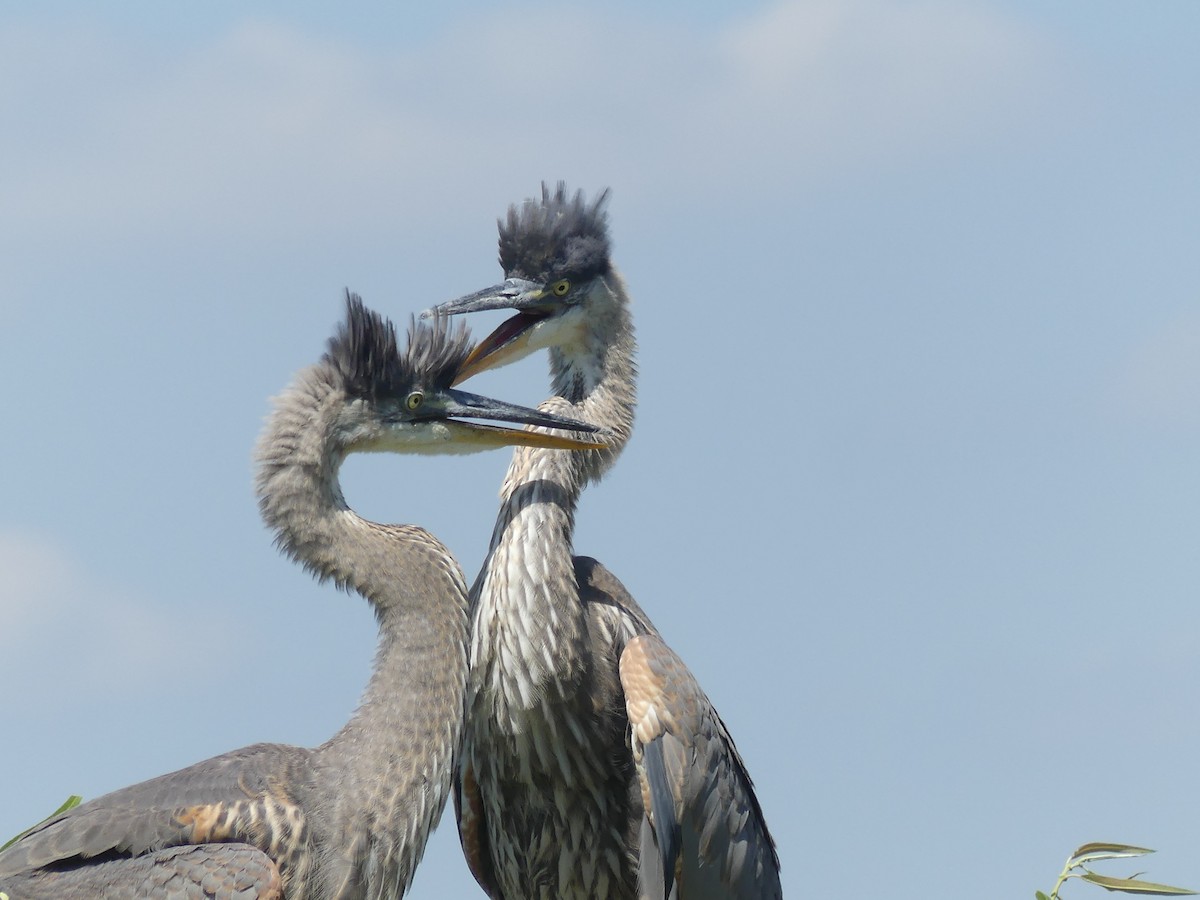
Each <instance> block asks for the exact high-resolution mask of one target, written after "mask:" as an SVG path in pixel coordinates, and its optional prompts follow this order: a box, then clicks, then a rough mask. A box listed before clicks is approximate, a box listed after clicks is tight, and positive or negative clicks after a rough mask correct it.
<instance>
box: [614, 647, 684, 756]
mask: <svg viewBox="0 0 1200 900" xmlns="http://www.w3.org/2000/svg"><path fill="white" fill-rule="evenodd" d="M662 647H663V644H662V642H661V641H660V640H659V639H658V638H656V637H653V636H652V635H646V634H643V635H639V636H638V637H635V638H634V639H633V640H631V641H630V642H629V643H628V644H626V645H625V650H624V652H623V653H622V654H621V662H620V672H621V687H622V688H624V690H625V712H626V714H627V715H628V716H629V727H630V728H631V729H632V731H633V737H634V740H636V741H637V742H638V743H640V744H647V743H649V742H650V741H652V740H654V739H655V738H657V737H659V736H660V735H662V733H663V732H664V731H669V730H670V729H671V727H672V725H673V724H674V722H673V720H672V717H671V711H670V706H669V700H670V698H669V697H668V692H669V689H670V681H671V679H670V671H669V669H668V668H667V667H666V666H664V663H669V662H670V660H669V659H663V657H662V654H661V652H660V651H661V649H662Z"/></svg>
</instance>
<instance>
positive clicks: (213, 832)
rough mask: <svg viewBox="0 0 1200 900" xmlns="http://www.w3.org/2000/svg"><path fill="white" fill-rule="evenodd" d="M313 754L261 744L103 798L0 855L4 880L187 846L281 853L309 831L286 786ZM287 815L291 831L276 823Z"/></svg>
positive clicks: (55, 820)
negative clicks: (237, 844) (240, 845)
mask: <svg viewBox="0 0 1200 900" xmlns="http://www.w3.org/2000/svg"><path fill="white" fill-rule="evenodd" d="M307 752H308V751H305V750H301V749H299V748H296V747H286V746H282V745H277V744H256V745H254V746H251V747H246V748H244V749H242V750H235V751H233V752H231V753H226V754H223V755H222V756H217V757H213V758H212V759H208V760H205V761H204V762H201V763H197V764H196V765H193V766H189V767H188V768H186V769H180V770H179V771H177V772H172V773H170V774H168V775H162V776H159V777H158V778H152V779H150V780H149V781H143V782H141V783H140V784H135V785H131V786H130V787H126V788H122V789H120V790H117V791H114V792H112V793H111V794H105V795H104V796H102V797H97V798H96V799H95V800H91V801H89V802H87V803H83V804H81V805H79V806H77V807H75V808H74V809H71V810H68V811H66V812H64V813H62V814H60V815H58V816H54V817H52V818H50V819H47V820H46V821H45V822H42V823H40V824H38V825H37V826H35V827H34V828H32V829H31V830H30V831H29V832H27V833H26V834H25V835H23V836H22V837H21V838H20V840H18V841H17V842H16V843H15V844H13V845H12V846H10V847H9V848H8V849H7V850H5V851H4V852H3V853H0V878H3V877H6V876H11V875H16V874H18V873H22V872H30V871H31V870H34V869H38V868H41V867H44V866H47V865H50V864H63V863H69V862H70V861H72V860H77V859H78V860H87V859H91V858H95V857H104V858H110V857H113V856H139V855H141V854H145V853H148V852H151V851H157V850H161V849H162V848H164V847H173V846H179V845H185V844H206V843H213V842H221V841H242V842H245V843H248V844H252V845H254V846H258V847H260V849H262V850H268V849H269V848H272V849H277V850H280V851H281V852H282V850H283V848H282V847H281V846H280V839H281V837H283V835H282V834H281V833H279V832H280V831H282V830H287V831H289V834H291V835H292V836H294V834H295V832H296V831H297V830H302V828H303V816H302V815H301V814H300V813H299V811H298V809H296V808H295V804H294V803H293V802H292V801H291V800H290V798H289V797H288V796H287V794H286V792H285V791H284V790H283V787H282V786H283V785H285V784H288V783H291V781H290V780H291V779H292V778H294V777H295V772H296V767H297V765H298V764H300V763H302V762H303V760H304V758H305V755H306V754H307ZM284 820H286V821H287V823H288V828H287V829H279V828H277V826H278V824H279V823H280V822H281V821H284ZM273 855H274V854H273ZM276 858H277V859H278V857H276Z"/></svg>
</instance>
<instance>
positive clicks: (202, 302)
mask: <svg viewBox="0 0 1200 900" xmlns="http://www.w3.org/2000/svg"><path fill="white" fill-rule="evenodd" d="M414 16H415V17H416V18H414ZM1197 33H1200V7H1198V6H1196V4H1194V3H1192V2H1190V0H1189V2H1175V3H1171V2H1159V3H1154V4H1125V3H1105V2H1100V3H1097V2H1088V3H1081V2H1069V3H1063V4H1057V5H1055V6H1053V7H1052V8H1049V7H1045V6H1044V5H1043V4H1033V3H1009V4H1000V3H983V2H968V3H954V2H948V0H946V2H942V0H927V2H912V3H898V2H889V0H845V2H837V3H835V2H833V0H790V2H788V0H785V2H780V3H767V4H739V5H737V6H733V5H717V4H710V5H707V6H702V7H698V6H695V5H691V4H688V5H684V4H671V5H664V6H660V7H659V8H658V10H657V11H655V12H647V11H645V10H643V9H641V8H640V6H638V5H636V4H632V3H625V4H615V5H614V4H605V5H603V6H601V5H588V4H571V5H557V6H550V5H508V6H505V7H502V8H501V7H495V6H493V5H488V4H458V5H441V6H439V7H438V12H436V13H435V12H431V11H430V10H428V9H427V10H424V11H423V12H420V13H413V12H410V11H409V10H400V9H399V8H398V7H395V6H394V5H390V6H389V5H384V4H371V3H368V4H360V5H358V6H356V7H354V9H353V10H350V11H348V12H347V11H338V12H337V13H331V12H330V11H329V10H328V9H327V8H325V7H324V6H318V5H317V4H308V5H305V4H286V5H285V4H277V5H270V4H260V5H257V6H256V7H255V9H254V11H252V12H250V11H247V10H246V8H245V7H244V5H242V4H233V3H225V4H221V3H217V4H204V5H203V6H199V5H192V6H190V7H188V8H186V9H182V10H175V9H172V10H170V11H166V10H165V9H164V8H163V7H161V6H160V5H158V4H149V3H129V4H123V5H122V7H121V9H120V11H117V10H116V9H114V10H112V11H102V12H98V11H96V9H95V8H94V7H93V6H92V5H85V4H76V3H57V4H54V3H51V4H40V5H38V7H37V8H36V9H31V10H29V11H25V12H21V13H18V12H14V11H12V10H6V11H4V12H3V13H0V120H2V121H4V122H5V123H6V124H5V138H4V140H3V141H0V173H2V174H0V197H2V198H3V199H2V202H0V246H2V247H3V248H4V249H3V251H2V252H0V278H2V280H3V284H4V289H3V290H2V291H0V359H2V360H3V362H2V363H0V365H2V366H3V374H4V377H5V380H6V383H8V384H9V385H10V387H9V388H8V389H7V390H6V391H4V392H3V395H2V397H0V415H2V417H3V420H4V421H5V423H6V427H5V432H4V434H5V440H4V442H3V453H4V460H5V463H6V466H5V469H6V471H7V473H8V474H7V476H6V477H5V478H4V480H3V482H2V488H0V490H2V497H3V502H0V653H2V656H3V661H2V665H3V671H4V673H5V682H6V690H5V691H4V692H3V697H2V699H0V734H2V736H3V740H0V834H3V835H7V834H9V833H13V832H15V831H18V830H20V828H22V827H24V826H25V825H27V824H29V823H30V822H31V821H33V820H35V819H37V818H39V817H40V816H41V815H44V814H45V813H46V812H48V811H49V810H50V809H52V808H53V807H54V806H55V805H56V804H57V803H58V802H60V801H61V799H62V798H63V797H65V796H66V795H67V794H68V793H71V792H77V793H81V794H83V795H85V796H89V797H90V796H96V795H98V794H101V793H103V792H105V791H108V790H111V789H113V788H116V787H119V786H121V785H124V784H128V783H130V782H133V781H137V780H141V779H144V778H147V777H151V776H153V775H156V774H160V773H162V772H166V771H170V770H172V769H175V768H179V767H181V766H183V765H186V764H189V763H191V762H194V761H196V760H199V759H202V758H205V757H207V756H211V755H214V754H216V753H219V752H222V751H224V750H228V749H232V748H235V747H239V746H243V745H246V744H250V743H254V742H257V741H283V742H290V743H297V744H305V745H312V744H316V743H319V742H321V741H323V740H324V739H325V738H327V737H328V736H329V735H330V734H332V733H333V732H334V731H335V730H336V729H337V727H338V726H339V725H340V724H341V723H342V722H343V721H344V720H345V719H346V717H347V716H348V715H349V713H350V711H351V710H352V709H353V707H354V704H355V702H356V700H357V697H358V694H359V692H360V690H361V689H362V686H363V685H364V684H365V681H366V677H367V672H368V668H369V665H370V660H371V656H372V652H373V647H374V629H373V622H372V619H371V616H370V614H369V612H368V610H367V608H366V605H365V603H363V602H361V601H360V600H358V599H357V598H354V597H347V596H345V595H343V594H340V593H338V592H336V591H333V590H330V589H328V588H322V587H319V586H317V585H315V584H313V583H312V582H311V580H310V579H309V578H308V577H307V576H306V575H305V574H304V573H303V572H301V571H300V570H299V569H298V568H297V567H295V566H293V565H291V564H289V563H288V562H286V561H285V560H283V559H282V558H281V557H279V556H278V554H277V553H276V552H275V551H274V549H273V548H272V546H271V542H270V539H269V536H268V535H267V534H266V532H265V530H264V529H263V527H262V526H261V524H260V522H259V520H258V518H257V513H256V510H255V507H254V502H253V496H252V492H251V478H252V466H251V459H250V454H251V449H252V447H253V444H254V441H255V439H256V437H257V435H258V431H259V428H260V427H261V422H262V418H263V416H264V414H265V412H266V410H267V408H268V398H269V397H270V396H272V395H274V394H275V393H277V392H278V391H279V390H281V389H282V388H283V387H284V385H285V384H286V383H287V382H288V380H289V379H290V377H291V375H292V373H293V372H294V371H296V370H297V369H298V368H300V367H302V366H304V365H306V364H308V363H310V362H312V361H313V360H315V359H316V358H317V357H318V356H319V354H320V352H321V351H322V348H323V346H324V342H325V340H326V338H327V337H328V335H329V334H330V333H331V332H332V330H333V327H334V325H335V323H336V321H337V319H338V317H339V315H340V304H341V299H340V295H341V291H342V289H343V288H344V287H346V286H349V287H351V288H353V289H354V290H356V291H359V292H360V293H361V294H362V295H363V297H364V299H365V300H366V301H367V303H368V304H369V305H372V306H373V307H375V308H377V309H379V310H381V311H383V312H385V313H386V314H388V315H389V316H391V317H393V318H394V319H396V320H397V321H401V322H403V321H404V320H405V319H406V318H407V317H408V316H409V314H410V313H412V312H415V311H418V310H420V309H423V308H425V307H427V306H429V305H430V304H432V303H434V302H436V301H439V300H442V299H446V298H449V297H452V296H456V295H458V294H461V293H464V292H466V291H468V290H472V289H474V288H476V287H480V286H482V285H484V284H489V283H492V282H493V281H494V280H495V278H496V276H497V275H498V274H499V269H498V266H497V265H496V261H495V219H496V217H497V216H498V215H500V214H502V213H503V212H504V210H505V208H506V206H507V204H508V203H510V202H513V201H517V200H520V199H522V198H524V197H527V196H531V195H533V194H534V193H536V192H537V190H538V185H539V183H540V181H541V180H542V179H548V180H556V179H559V178H563V179H566V180H567V181H568V182H569V184H570V185H571V186H572V187H576V186H577V187H582V188H584V189H585V190H587V191H588V192H589V193H591V192H594V191H595V190H598V189H599V188H601V187H604V186H611V187H612V189H613V200H612V204H611V218H612V228H613V234H614V241H615V258H616V260H617V262H618V265H619V266H620V267H621V268H622V270H623V272H624V273H625V275H626V277H627V280H628V282H629V284H630V287H631V290H632V292H633V294H634V296H635V303H636V306H635V312H636V320H637V324H638V329H639V339H640V343H641V372H642V380H641V402H640V406H639V419H638V426H637V430H636V432H635V436H634V440H633V442H632V443H631V445H630V447H629V449H628V450H627V451H626V453H625V455H624V457H623V459H622V460H621V462H620V463H619V464H618V465H617V467H616V468H615V470H614V471H613V472H612V474H611V475H610V476H609V477H608V478H607V479H606V481H605V482H604V483H603V484H602V485H600V486H599V487H597V488H594V489H593V490H591V491H589V493H588V494H587V496H586V497H585V498H584V501H583V504H582V507H581V510H580V514H579V528H578V534H577V548H578V550H579V551H580V552H582V553H586V554H588V555H592V556H596V557H597V558H599V559H601V560H602V561H604V562H605V563H606V564H607V565H608V566H609V567H610V568H611V569H612V570H613V571H614V572H616V573H617V574H618V575H619V576H620V577H621V578H622V579H623V580H624V581H625V583H626V585H627V586H628V587H629V588H630V589H631V590H632V591H633V593H634V594H635V596H636V597H637V598H638V600H639V601H640V602H641V603H642V605H643V606H644V607H645V608H646V609H647V611H648V612H649V613H650V614H651V616H653V617H654V619H655V621H656V623H657V624H658V625H659V627H660V629H661V630H662V631H663V633H664V635H665V636H666V637H667V638H668V640H669V641H670V642H671V643H672V644H673V646H674V647H675V648H676V649H677V650H678V651H679V652H680V653H681V655H682V656H683V657H684V658H685V659H686V660H687V661H688V662H689V664H690V665H691V666H692V668H693V670H694V671H695V672H696V673H697V675H698V677H699V678H700V679H701V681H702V683H703V684H704V685H705V687H706V689H707V690H708V692H709V694H710V695H711V697H712V698H713V700H714V701H715V702H716V704H717V705H718V707H719V709H720V710H721V712H722V715H723V716H724V718H725V720H726V721H727V723H728V724H729V725H730V727H731V729H732V730H733V732H734V734H735V736H736V738H737V740H738V744H739V747H740V748H741V750H742V753H743V755H744V756H745V758H746V760H747V763H748V764H749V766H750V769H751V772H752V774H753V776H754V778H755V780H756V783H757V784H758V787H759V792H760V797H761V799H762V804H763V807H764V810H765V811H766V814H767V816H768V821H769V823H770V825H771V827H772V829H773V831H774V833H775V836H776V838H777V840H778V843H779V846H780V854H781V857H782V860H783V864H784V885H785V888H786V890H787V891H788V893H789V895H794V896H805V895H808V896H834V895H840V894H842V893H845V892H846V890H847V886H848V885H856V886H857V887H856V888H855V893H856V894H858V895H860V896H866V897H889V898H902V900H903V898H917V897H927V896H929V895H930V893H931V892H935V893H938V894H944V893H949V892H951V891H958V892H962V893H965V894H968V895H973V896H996V897H1002V896H1003V897H1007V896H1031V895H1032V891H1034V890H1035V889H1038V888H1041V889H1043V890H1045V889H1048V887H1049V885H1050V884H1051V883H1052V881H1053V878H1054V875H1055V874H1056V873H1057V871H1058V868H1059V866H1060V865H1061V862H1062V859H1064V858H1065V857H1066V855H1067V854H1068V853H1069V851H1070V850H1071V849H1073V848H1074V847H1075V846H1076V845H1078V844H1081V843H1083V842H1085V841H1091V840H1117V841H1127V842H1131V843H1136V844H1142V845H1145V846H1150V847H1155V848H1157V849H1158V850H1159V851H1160V853H1159V855H1158V856H1156V857H1152V858H1151V859H1150V861H1149V865H1148V867H1149V873H1150V876H1151V877H1153V878H1155V879H1156V880H1164V881H1168V882H1171V881H1173V882H1176V883H1184V884H1188V885H1191V886H1193V887H1200V866H1198V865H1197V863H1196V856H1195V848H1196V847H1197V846H1200V823H1198V819H1197V815H1196V796H1197V789H1196V781H1195V778H1194V776H1191V775H1189V774H1188V773H1189V772H1194V770H1195V761H1196V759H1197V758H1200V727H1198V724H1197V716H1196V708H1197V703H1196V699H1197V685H1198V684H1200V604H1198V603H1197V600H1198V597H1197V594H1198V587H1197V586H1198V585H1200V553H1198V552H1197V549H1196V548H1197V545H1198V543H1200V467H1197V465H1196V460H1197V459H1200V253H1197V250H1196V248H1197V233H1198V229H1200V213H1198V210H1200V168H1198V167H1197V164H1196V160H1197V159H1200V121H1198V120H1197V117H1196V115H1195V110H1196V109H1198V108H1200V63H1197V61H1196V55H1195V47H1194V38H1195V35H1196V34H1197ZM473 324H474V326H475V328H476V331H477V332H482V331H483V330H484V329H485V328H486V327H487V326H488V324H489V321H488V320H483V321H478V322H475V323H473ZM472 386H473V387H474V388H475V389H477V390H480V391H483V392H485V393H491V394H494V395H496V396H501V397H504V398H505V399H508V400H513V401H516V402H523V403H533V402H536V401H537V400H539V399H540V398H542V397H543V396H545V394H546V393H547V391H548V381H547V378H546V372H545V364H544V362H542V361H538V360H529V361H527V362H525V363H524V364H522V365H521V366H519V367H515V368H513V369H511V370H505V371H504V372H502V373H495V374H493V375H489V376H485V377H481V378H480V379H477V380H476V381H474V382H472ZM506 463H507V454H505V453H503V452H497V453H492V454H489V455H484V456H475V457H468V458H447V459H434V460H425V459H422V460H410V459H401V458H391V457H389V458H371V459H354V460H352V461H351V462H350V463H348V464H347V467H346V469H345V472H344V485H345V491H346V495H347V497H348V499H349V501H350V503H351V504H352V505H353V506H354V507H355V508H356V509H358V510H359V511H360V512H361V513H363V514H364V515H367V516H369V517H371V518H374V519H377V520H379V521H387V522H416V523H419V524H421V525H424V526H426V527H428V528H430V529H431V530H432V531H434V533H436V534H437V535H439V537H441V538H442V539H443V540H444V541H445V542H446V543H447V544H448V545H449V546H450V547H451V548H452V549H453V550H454V551H455V553H456V555H457V556H458V558H459V560H460V562H461V563H462V564H463V567H464V569H466V571H467V572H468V576H470V575H472V574H473V573H474V572H475V571H476V570H477V568H478V566H479V564H480V562H481V560H482V556H483V552H484V549H485V548H486V542H487V539H488V537H489V535H490V533H491V525H492V520H493V517H494V515H495V511H496V491H497V489H498V487H499V484H500V480H501V478H502V476H503V472H504V467H505V465H506ZM1135 868H1139V867H1137V866H1131V867H1127V868H1125V869H1120V867H1117V868H1116V870H1115V872H1116V873H1125V874H1128V873H1129V872H1132V871H1134V869H1135ZM1069 890H1070V891H1071V896H1075V895H1077V894H1078V895H1083V894H1085V893H1086V892H1087V890H1088V889H1087V888H1085V887H1084V886H1082V885H1073V886H1072V888H1071V889H1069ZM460 895H461V896H477V895H478V894H476V893H475V892H474V888H473V882H472V881H471V880H470V876H469V875H468V874H467V871H466V868H465V866H464V865H463V864H462V862H461V858H460V855H459V851H458V848H457V841H456V839H455V836H454V833H453V828H452V826H450V824H449V822H444V823H443V827H442V828H441V829H440V830H439V831H438V833H437V834H436V835H435V837H434V839H433V841H432V843H431V845H430V850H429V852H428V854H427V857H426V862H425V864H424V865H423V867H422V868H421V869H420V871H419V872H418V875H417V880H416V883H415V886H414V890H413V896H460Z"/></svg>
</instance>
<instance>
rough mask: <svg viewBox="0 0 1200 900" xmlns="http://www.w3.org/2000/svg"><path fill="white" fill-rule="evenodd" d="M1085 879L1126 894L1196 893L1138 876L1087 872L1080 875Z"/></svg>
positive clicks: (1165, 894)
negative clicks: (1143, 879) (1129, 876)
mask: <svg viewBox="0 0 1200 900" xmlns="http://www.w3.org/2000/svg"><path fill="white" fill-rule="evenodd" d="M1079 877H1080V878H1082V879H1083V880H1084V881H1090V882H1091V883H1092V884H1098V885H1100V887H1102V888H1104V889H1105V890H1106V891H1124V892H1125V893H1126V894H1153V895H1154V896H1156V897H1178V896H1181V895H1183V894H1195V893H1196V892H1195V891H1189V890H1188V889H1187V888H1177V887H1171V886H1170V885H1167V884H1155V883H1154V882H1152V881H1139V880H1137V879H1136V878H1110V877H1109V876H1107V875H1097V874H1096V873H1095V872H1085V873H1084V874H1083V875H1080V876H1079Z"/></svg>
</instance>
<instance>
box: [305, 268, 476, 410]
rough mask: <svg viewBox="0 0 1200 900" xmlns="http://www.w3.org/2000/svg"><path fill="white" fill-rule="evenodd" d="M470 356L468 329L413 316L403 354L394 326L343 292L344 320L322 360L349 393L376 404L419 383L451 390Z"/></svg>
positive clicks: (330, 341)
mask: <svg viewBox="0 0 1200 900" xmlns="http://www.w3.org/2000/svg"><path fill="white" fill-rule="evenodd" d="M470 352H471V339H470V336H469V334H468V332H467V329H466V327H465V326H464V325H463V324H462V323H461V322H460V323H458V324H457V325H455V326H454V327H452V326H451V324H450V322H449V321H448V320H447V319H445V318H442V317H440V316H435V317H434V318H433V320H432V322H423V321H422V322H419V321H417V319H416V318H413V319H412V320H411V321H410V323H409V326H408V347H407V348H406V349H405V350H404V351H403V352H401V351H400V348H399V346H398V345H397V342H396V327H395V326H394V325H393V324H392V323H391V322H390V321H388V320H387V319H385V318H383V316H381V315H379V313H377V312H375V311H374V310H371V309H367V307H366V306H364V305H363V302H362V298H361V297H359V296H358V295H357V294H353V293H351V292H350V291H346V320H345V321H344V322H343V323H342V324H341V325H340V326H339V327H338V330H337V334H335V335H334V336H333V337H332V338H330V340H329V349H328V350H326V352H325V362H326V363H328V364H329V365H330V366H332V367H333V368H334V370H335V371H337V372H338V373H339V374H340V375H341V377H342V379H343V382H344V386H345V389H346V392H347V393H349V394H351V395H354V396H360V397H365V398H369V399H372V400H379V399H382V398H385V397H390V396H401V395H405V394H407V393H408V392H409V391H411V390H412V389H413V387H414V386H416V385H418V384H419V385H421V386H423V387H425V388H427V389H428V388H435V389H445V388H449V387H450V384H451V382H452V381H453V380H454V376H455V375H457V374H458V370H459V369H460V368H461V367H462V364H463V363H464V362H465V361H466V359H467V355H468V354H469V353H470Z"/></svg>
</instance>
